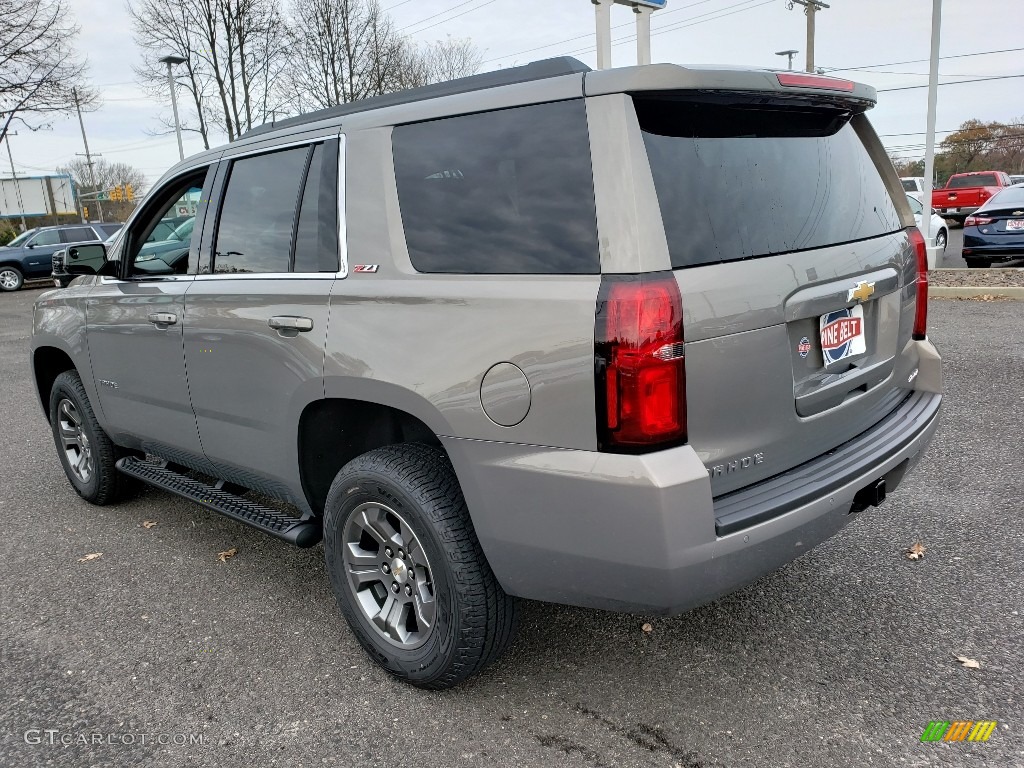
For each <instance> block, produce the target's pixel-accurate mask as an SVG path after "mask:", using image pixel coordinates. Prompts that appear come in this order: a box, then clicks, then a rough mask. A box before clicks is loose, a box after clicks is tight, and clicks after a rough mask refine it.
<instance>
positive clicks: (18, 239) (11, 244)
mask: <svg viewBox="0 0 1024 768" xmlns="http://www.w3.org/2000/svg"><path fill="white" fill-rule="evenodd" d="M37 231H38V230H36V229H30V230H28V231H27V232H22V233H21V234H20V235H18V236H17V237H16V238H14V239H13V240H11V242H9V243H8V244H7V245H8V247H10V248H17V247H18V246H19V245H22V244H24V242H25V241H26V240H28V239H29V238H30V237H32V235H34V234H35V233H36V232H37Z"/></svg>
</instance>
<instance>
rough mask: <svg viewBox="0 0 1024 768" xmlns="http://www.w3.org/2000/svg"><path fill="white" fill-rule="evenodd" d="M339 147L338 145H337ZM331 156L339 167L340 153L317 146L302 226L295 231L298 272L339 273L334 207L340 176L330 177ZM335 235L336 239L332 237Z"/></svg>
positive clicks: (301, 213)
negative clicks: (329, 160) (338, 177)
mask: <svg viewBox="0 0 1024 768" xmlns="http://www.w3.org/2000/svg"><path fill="white" fill-rule="evenodd" d="M334 146H336V143H335V145H334ZM328 155H330V158H331V159H332V160H333V161H334V164H335V166H337V152H336V151H335V152H331V153H328V152H327V151H326V149H325V145H323V144H317V145H316V147H315V148H314V149H313V157H312V158H311V159H310V161H309V172H308V173H307V174H306V185H305V188H304V189H303V191H302V205H301V206H300V208H299V224H298V227H296V230H295V260H294V270H295V271H296V272H337V270H338V247H337V243H336V240H337V236H336V235H334V232H336V231H337V229H336V227H337V220H336V218H335V217H334V216H332V215H330V214H331V213H332V211H331V206H333V205H334V204H335V202H336V200H337V193H336V192H335V191H334V190H336V183H337V181H336V180H337V173H327V171H328V167H327V164H328ZM332 235H333V236H332Z"/></svg>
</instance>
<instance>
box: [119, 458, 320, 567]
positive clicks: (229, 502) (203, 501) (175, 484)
mask: <svg viewBox="0 0 1024 768" xmlns="http://www.w3.org/2000/svg"><path fill="white" fill-rule="evenodd" d="M116 466H117V468H118V470H120V471H121V472H123V473H124V474H126V475H128V476H129V477H134V478H137V479H139V480H141V481H142V482H144V483H149V484H150V485H153V486H156V487H157V488H162V489H163V490H165V491H170V492H171V493H173V494H176V495H178V496H181V497H182V498H185V499H188V500H189V501H194V502H195V503H196V504H198V505H199V506H201V507H205V508H206V509H210V510H213V511H214V512H219V513H220V514H222V515H224V516H225V517H230V518H231V519H232V520H237V521H238V522H240V523H245V524H246V525H250V526H252V527H253V528H258V529H259V530H261V531H263V532H264V533H269V534H270V535H271V536H276V537H277V538H279V539H284V540H285V541H287V542H289V543H291V544H295V545H296V546H298V547H312V546H313V545H314V544H316V543H317V542H318V541H320V537H321V530H320V526H319V525H318V524H317V523H316V522H314V521H312V520H300V519H299V518H297V517H292V516H291V515H286V514H284V513H283V512H279V511H278V510H276V509H272V508H271V507H265V506H263V505H262V504H257V503H256V502H254V501H249V500H248V499H243V498H242V497H241V496H238V495H236V494H234V493H229V492H228V491H225V490H222V489H221V488H215V487H213V486H210V485H207V484H206V483H203V482H200V481H199V480H193V479H192V478H191V477H187V476H185V475H183V474H181V473H180V472H175V471H174V470H173V469H169V468H168V467H166V466H160V465H159V464H153V463H151V462H148V461H142V460H141V459H137V458H135V457H134V456H126V457H125V458H123V459H120V460H119V461H118V462H117V464H116Z"/></svg>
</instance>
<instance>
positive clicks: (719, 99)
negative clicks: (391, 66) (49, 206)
mask: <svg viewBox="0 0 1024 768" xmlns="http://www.w3.org/2000/svg"><path fill="white" fill-rule="evenodd" d="M874 102H875V92H874V90H873V89H872V88H870V87H868V86H865V85H859V84H855V83H853V82H849V81H845V80H837V79H833V78H828V77H819V76H817V75H804V74H801V73H795V72H779V73H776V72H771V71H765V70H758V71H749V70H748V71H745V70H741V69H731V68H730V69H703V70H702V69H687V68H683V67H680V66H676V65H673V64H656V65H651V66H643V67H627V68H619V69H614V70H606V71H598V72H593V71H590V70H589V69H588V68H587V67H586V66H585V65H583V64H582V63H580V62H578V61H576V60H574V59H565V58H563V59H553V60H549V61H545V62H537V63H535V64H530V65H526V66H523V67H515V68H509V69H504V70H499V71H496V72H490V73H486V74H482V75H476V76H474V77H470V78H465V79H462V80H456V81H453V82H449V83H442V84H437V85H432V86H427V87H424V88H418V89H413V90H407V91H402V92H399V93H393V94H389V95H386V96H381V97H377V98H374V99H370V100H367V101H363V102H355V103H351V104H345V105H342V106H339V107H334V108H332V109H328V110H324V111H321V112H315V113H312V114H308V115H304V116H300V117H296V118H291V119H288V120H283V121H280V122H278V123H276V124H275V125H274V126H267V127H266V128H261V129H256V130H254V131H250V132H249V133H247V134H245V135H243V136H241V137H240V138H238V139H237V140H236V141H234V142H232V143H231V144H230V145H228V146H226V147H222V148H218V149H215V150H212V151H207V152H204V153H201V154H198V155H195V156H193V157H190V158H188V159H186V160H184V161H183V162H181V163H179V164H178V165H176V166H175V167H174V168H172V169H171V170H170V171H168V173H167V174H165V175H164V177H163V178H162V179H161V180H160V181H159V182H158V183H157V184H156V185H154V187H153V189H152V191H151V192H150V193H149V195H148V196H147V197H146V199H145V200H144V201H143V202H142V203H141V205H139V207H138V208H137V209H136V210H135V212H134V213H133V214H132V218H131V220H130V221H129V222H128V223H127V225H126V227H125V229H126V231H125V233H124V234H123V235H122V236H120V237H118V238H117V240H116V241H115V243H114V244H113V245H112V247H111V248H110V251H109V252H107V249H106V248H105V247H104V246H103V245H102V244H95V245H89V246H80V247H79V257H80V259H85V260H91V263H92V264H96V265H97V266H96V267H95V268H91V271H92V272H96V273H97V274H95V275H91V274H90V275H86V276H83V277H81V278H79V279H77V280H75V281H74V282H73V283H72V284H71V285H70V286H69V287H68V288H67V289H65V290H63V291H60V292H50V293H48V294H44V295H42V296H40V297H39V299H38V300H37V302H36V306H35V311H34V313H33V335H32V344H31V348H32V352H31V355H32V370H33V372H34V376H35V384H36V388H37V391H38V393H39V397H40V401H41V404H42V407H43V411H44V413H45V415H46V418H47V420H48V421H49V425H50V429H51V431H52V434H53V439H54V442H55V445H56V448H57V454H58V457H59V461H60V462H61V464H62V465H63V467H64V471H65V473H66V474H67V477H68V480H69V482H70V483H71V485H72V487H73V488H74V489H75V491H76V492H77V493H78V494H79V495H80V496H81V497H82V498H84V499H86V500H87V501H89V502H91V503H93V504H100V505H102V504H110V503H113V502H114V501H116V500H117V499H118V498H120V497H121V496H122V495H123V494H124V493H126V492H127V491H129V489H130V485H131V483H132V482H133V481H143V482H146V483H149V484H152V485H154V486H156V487H158V488H163V489H166V490H168V491H170V492H172V493H176V494H178V495H180V496H183V497H185V498H187V499H191V500H192V501H194V502H196V503H198V504H200V505H202V506H203V507H205V508H206V509H208V510H210V511H213V512H218V513H221V514H223V515H226V516H228V517H231V518H233V519H235V520H238V521H240V522H243V523H246V524H248V525H250V526H253V527H256V528H258V529H260V530H262V531H264V532H266V533H269V534H272V535H274V536H277V537H279V538H281V539H283V540H284V541H286V542H290V543H292V544H296V545H298V546H312V545H314V544H315V543H317V542H318V541H320V540H321V538H322V540H323V544H324V553H325V557H326V565H327V570H328V574H329V577H330V581H331V584H332V587H333V590H334V593H335V596H336V597H337V600H338V603H339V606H340V610H341V613H342V614H343V615H344V617H345V618H346V620H347V621H348V624H349V626H350V627H351V629H352V631H353V633H354V634H355V636H356V637H357V638H358V640H359V642H360V643H361V644H362V645H363V647H364V648H365V649H366V650H367V651H368V652H369V654H370V656H371V657H372V658H373V660H374V661H375V662H376V663H378V664H380V665H381V666H382V667H383V668H384V669H386V670H387V671H388V672H390V673H391V674H393V675H395V676H397V677H398V678H401V679H403V680H406V681H408V682H411V683H413V684H415V685H419V686H422V687H426V688H433V689H438V688H447V687H450V686H452V685H455V684H456V683H458V682H459V681H461V680H463V679H465V678H466V677H467V676H469V675H471V674H473V673H474V672H476V671H477V670H479V669H481V668H482V667H483V666H485V665H486V664H488V663H489V662H491V661H492V660H493V659H495V658H496V657H498V656H499V655H500V654H501V653H502V651H503V650H504V649H505V648H506V647H507V646H508V644H509V642H510V641H511V638H512V636H513V633H514V628H515V616H516V610H517V608H516V601H515V598H516V597H524V598H532V599H537V600H547V601H553V602H558V603H568V604H572V605H580V606H588V607H594V608H605V609H610V610H620V611H643V612H654V613H664V614H671V613H677V612H680V611H683V610H687V609H689V608H691V607H693V606H696V605H699V604H701V603H705V602H707V601H709V600H713V599H715V598H717V597H719V596H721V595H724V594H726V593H728V592H731V591H732V590H735V589H737V588H739V587H740V586H742V585H745V584H748V583H749V582H751V581H753V580H755V579H757V578H759V577H760V576H762V575H764V574H766V573H768V572H770V571H772V570H773V569H776V568H778V567H780V566H781V565H783V564H784V563H786V562H788V561H790V560H792V559H793V558H795V557H797V556H798V555H800V554H801V553H803V552H806V551H808V549H810V548H811V547H813V546H815V545H816V544H818V543H819V542H821V541H822V540H824V539H825V538H827V537H828V536H830V535H832V534H833V533H835V532H836V531H838V530H839V529H841V528H842V527H843V526H844V525H845V524H846V523H848V522H849V521H850V520H851V519H853V518H855V517H856V516H857V513H860V512H863V511H864V510H866V509H868V508H869V507H872V506H876V505H878V504H880V503H882V502H883V500H884V499H885V498H886V495H887V493H890V492H891V491H892V490H893V489H894V488H896V487H897V486H898V485H899V484H900V482H901V480H902V479H903V477H904V476H905V475H906V473H907V471H908V470H909V469H910V468H912V467H913V466H914V465H915V464H916V462H917V461H918V460H919V459H920V457H921V456H922V455H923V452H924V450H925V447H926V446H927V444H928V442H929V441H930V439H931V437H932V435H933V433H934V431H935V429H936V425H937V418H938V411H939V406H940V403H941V400H942V396H941V394H939V393H940V390H941V361H940V357H939V355H938V353H937V351H936V350H935V347H934V346H933V345H932V344H931V342H930V341H929V340H928V338H927V328H926V326H927V295H928V285H927V260H926V254H925V243H924V238H922V236H921V233H920V231H919V230H918V229H917V227H916V226H914V218H913V216H912V214H911V211H910V208H909V207H908V205H907V201H906V199H905V197H904V196H903V195H902V194H899V195H896V196H893V195H891V194H890V192H889V190H891V189H897V190H898V189H899V186H898V183H897V176H896V174H895V172H894V170H893V168H892V165H891V163H890V162H889V160H888V157H887V155H886V152H885V149H884V147H883V146H882V144H881V142H880V141H879V139H878V137H877V135H876V134H875V132H874V130H873V129H872V128H871V125H870V123H869V122H868V120H867V118H866V116H865V114H864V113H865V111H866V110H867V109H869V108H870V107H871V106H872V105H873V104H874ZM753 167H756V168H757V169H758V172H757V173H751V172H750V169H751V168H753ZM783 197H784V199H785V200H786V205H779V204H778V201H779V200H780V199H782V198H783ZM194 199H199V200H201V201H202V202H200V204H199V207H198V210H197V212H196V220H195V225H194V229H193V233H192V237H191V240H190V248H189V251H188V254H187V256H186V258H185V264H184V268H183V270H182V274H166V273H163V274H153V273H149V272H146V271H144V270H143V269H142V267H145V265H146V264H153V263H154V261H155V260H153V261H147V262H139V261H138V257H139V255H140V254H141V253H142V252H143V249H144V247H145V246H144V244H145V242H146V240H147V238H148V237H149V234H150V233H151V232H152V230H153V229H154V227H155V226H156V225H157V224H158V223H159V222H160V221H161V220H162V219H163V218H164V217H165V215H166V213H167V212H168V211H173V210H177V209H178V208H179V207H180V206H181V201H183V200H194ZM599 232H600V236H599V234H598V233H599ZM87 310H88V311H87ZM192 470H194V471H195V472H197V473H199V474H200V477H197V476H196V475H195V474H192V473H190V471H192ZM202 477H207V478H210V479H209V480H203V479H201V478H202ZM250 490H251V491H257V492H259V494H262V495H263V496H271V497H275V498H276V499H278V500H280V502H282V504H277V505H275V506H274V507H271V506H269V505H268V504H266V503H263V502H262V501H260V499H259V498H254V496H253V495H252V494H251V493H250ZM287 505H290V506H287ZM282 507H283V508H282ZM284 510H290V512H288V511H284ZM893 513H894V514H898V513H899V510H893ZM863 524H864V525H871V522H870V521H867V520H865V521H864V523H863ZM69 535H71V534H69ZM851 569H852V566H851Z"/></svg>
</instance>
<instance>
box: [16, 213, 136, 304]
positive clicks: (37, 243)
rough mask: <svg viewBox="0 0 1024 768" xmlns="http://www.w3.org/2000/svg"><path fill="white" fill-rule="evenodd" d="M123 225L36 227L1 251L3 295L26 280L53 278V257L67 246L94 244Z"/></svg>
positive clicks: (17, 287) (19, 286) (19, 236)
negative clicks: (51, 276) (51, 275)
mask: <svg viewBox="0 0 1024 768" xmlns="http://www.w3.org/2000/svg"><path fill="white" fill-rule="evenodd" d="M120 227H121V225H120V224H74V225H65V226H58V227H36V228H34V229H30V230H28V231H27V232H23V233H22V234H20V235H18V237H16V238H14V239H13V240H12V241H11V242H10V243H8V244H7V245H6V246H2V247H0V291H16V290H18V289H19V288H21V286H22V284H23V283H24V281H25V280H37V279H39V278H44V277H46V276H47V275H49V274H50V272H51V270H52V262H51V257H52V256H53V254H54V252H55V251H58V250H60V249H62V248H63V247H64V246H65V245H66V244H67V243H82V242H95V241H97V240H103V239H104V238H106V237H107V236H108V235H110V234H112V232H115V231H117V229H119V228H120Z"/></svg>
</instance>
